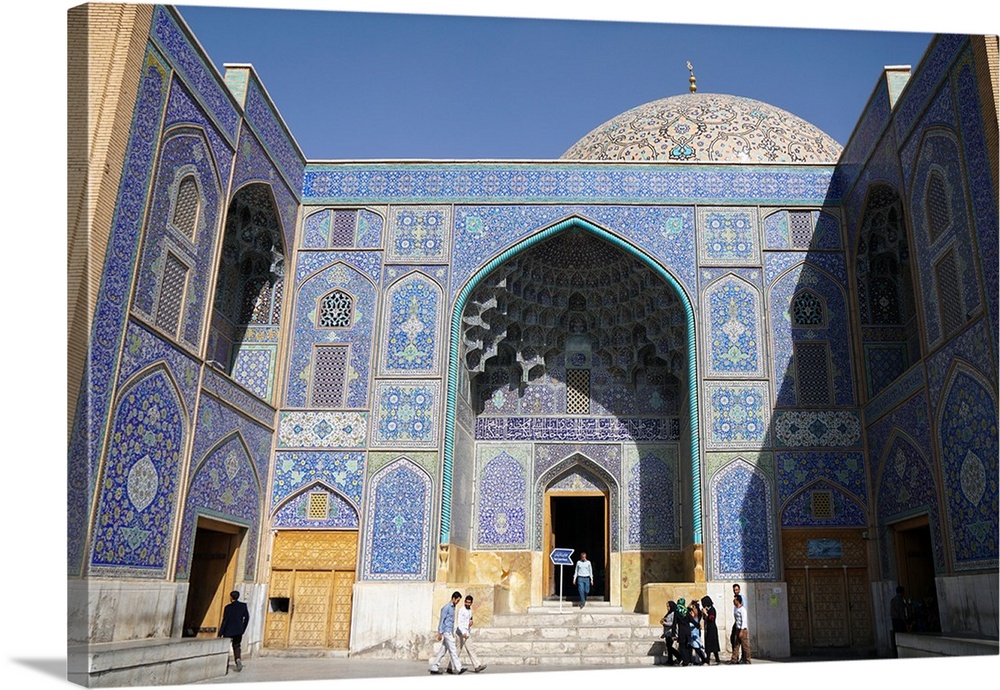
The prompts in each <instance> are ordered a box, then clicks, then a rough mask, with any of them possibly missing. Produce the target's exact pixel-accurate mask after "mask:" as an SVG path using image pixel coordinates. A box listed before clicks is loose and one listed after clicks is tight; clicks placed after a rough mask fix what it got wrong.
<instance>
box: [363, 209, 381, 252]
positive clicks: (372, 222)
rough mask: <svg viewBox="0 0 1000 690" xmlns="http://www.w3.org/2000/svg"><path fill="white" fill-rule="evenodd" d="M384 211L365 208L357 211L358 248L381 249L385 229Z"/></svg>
mask: <svg viewBox="0 0 1000 690" xmlns="http://www.w3.org/2000/svg"><path fill="white" fill-rule="evenodd" d="M385 213H386V211H385V209H379V210H378V211H374V210H369V209H366V208H363V209H361V210H360V211H358V248H360V249H381V248H382V234H383V232H384V228H385Z"/></svg>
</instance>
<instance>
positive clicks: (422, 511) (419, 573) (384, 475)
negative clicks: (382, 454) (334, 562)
mask: <svg viewBox="0 0 1000 690" xmlns="http://www.w3.org/2000/svg"><path fill="white" fill-rule="evenodd" d="M370 485H371V489H370V490H369V492H368V508H367V510H366V511H365V532H366V538H365V543H364V554H363V557H362V559H361V563H362V576H361V579H363V580H426V579H427V578H428V575H429V562H428V555H429V552H430V547H431V545H430V523H431V518H432V514H431V496H432V494H433V489H432V487H431V478H430V477H429V476H428V475H427V474H426V473H425V472H424V471H423V470H421V469H420V468H419V467H417V466H416V465H414V464H413V463H411V462H410V461H409V460H407V459H406V458H405V457H403V458H400V459H399V460H397V461H395V462H393V463H391V464H389V465H387V466H386V467H383V468H382V469H381V470H379V471H378V472H376V473H375V474H374V475H373V476H372V477H371V483H370Z"/></svg>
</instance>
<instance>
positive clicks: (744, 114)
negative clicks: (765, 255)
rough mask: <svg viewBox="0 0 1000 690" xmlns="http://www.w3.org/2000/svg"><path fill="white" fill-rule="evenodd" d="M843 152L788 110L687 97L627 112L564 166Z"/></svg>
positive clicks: (804, 158) (796, 157)
mask: <svg viewBox="0 0 1000 690" xmlns="http://www.w3.org/2000/svg"><path fill="white" fill-rule="evenodd" d="M840 151H841V146H840V144H838V143H837V142H836V141H834V140H833V139H832V138H831V137H830V136H829V135H827V134H825V133H824V132H823V131H821V130H820V129H818V128H817V127H815V126H814V125H811V124H809V123H808V122H806V121H805V120H803V119H802V118H800V117H797V116H795V115H792V114H791V113H789V112H788V111H786V110H782V109H781V108H776V107H774V106H773V105H768V104H767V103H763V102H762V101H756V100H754V99H752V98H744V97H742V96H728V95H725V94H715V93H687V94H683V95H680V96H671V97H669V98H662V99H660V100H658V101H652V102H651V103H646V104H645V105H640V106H638V107H636V108H632V109H631V110H629V111H627V112H624V113H622V114H621V115H619V116H617V117H615V118H612V119H611V120H608V121H607V122H605V123H604V124H603V125H601V126H600V127H598V128H596V129H594V130H592V131H591V132H590V133H589V134H587V136H585V137H583V138H582V139H580V141H578V142H576V144H574V145H573V146H572V147H571V148H570V149H569V150H568V151H567V152H566V153H564V154H563V155H562V159H563V160H601V161H672V162H685V161H710V162H714V163H758V162H777V163H835V162H836V161H837V159H838V157H839V156H840Z"/></svg>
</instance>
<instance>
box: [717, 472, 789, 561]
mask: <svg viewBox="0 0 1000 690" xmlns="http://www.w3.org/2000/svg"><path fill="white" fill-rule="evenodd" d="M771 492H772V488H771V481H770V478H769V477H767V476H766V475H765V474H764V473H763V472H761V470H760V469H759V468H756V467H754V466H752V465H751V464H750V463H748V462H746V461H744V460H742V459H737V460H735V461H733V462H731V463H730V464H728V465H726V466H725V467H724V468H722V469H721V470H719V471H718V472H717V473H716V474H715V475H713V476H712V478H711V481H710V483H709V497H710V498H709V500H710V502H711V516H712V527H711V529H712V537H713V538H712V542H713V543H714V544H715V549H713V550H712V556H711V557H712V561H713V562H712V565H711V572H712V573H713V574H714V575H715V577H717V578H718V579H726V580H732V579H743V580H770V579H773V578H774V577H775V554H774V544H775V535H774V506H773V499H772V497H771Z"/></svg>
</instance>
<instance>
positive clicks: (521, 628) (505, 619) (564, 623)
mask: <svg viewBox="0 0 1000 690" xmlns="http://www.w3.org/2000/svg"><path fill="white" fill-rule="evenodd" d="M661 632H662V629H661V628H660V626H658V625H657V626H650V625H649V616H648V615H646V614H644V613H625V612H623V611H622V609H621V607H620V606H611V605H610V604H608V603H607V602H597V601H594V602H587V606H586V607H585V608H583V609H581V608H579V606H578V605H577V604H572V603H570V602H568V601H567V602H563V604H562V608H561V611H560V607H559V603H558V602H545V604H544V605H542V606H536V607H530V608H529V609H528V611H527V612H526V613H501V614H495V615H494V616H493V620H492V622H491V623H490V625H489V627H477V628H474V632H473V636H472V639H471V641H470V643H471V644H472V645H473V648H474V649H475V651H476V654H477V655H478V656H479V657H480V659H481V661H482V663H484V664H487V665H490V664H496V665H514V664H518V665H522V664H523V665H539V664H545V665H549V666H601V665H608V666H611V665H617V666H622V665H639V664H648V665H650V666H652V665H653V664H654V663H655V662H656V660H657V655H658V654H661V653H662V650H663V644H662V642H661V641H660V639H659V636H660V633H661Z"/></svg>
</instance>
